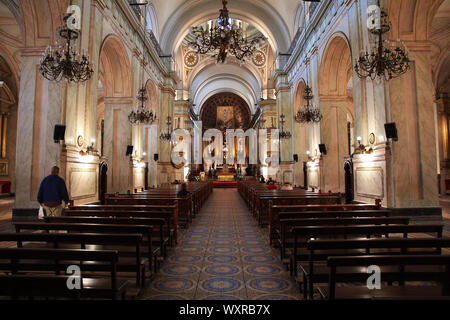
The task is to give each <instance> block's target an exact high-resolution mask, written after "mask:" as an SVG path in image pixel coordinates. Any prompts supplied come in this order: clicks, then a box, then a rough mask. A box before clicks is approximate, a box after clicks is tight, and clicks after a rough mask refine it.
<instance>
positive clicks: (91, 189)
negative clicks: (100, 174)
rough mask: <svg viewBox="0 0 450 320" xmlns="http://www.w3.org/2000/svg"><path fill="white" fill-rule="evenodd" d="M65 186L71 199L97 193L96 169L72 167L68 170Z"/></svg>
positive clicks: (89, 196)
mask: <svg viewBox="0 0 450 320" xmlns="http://www.w3.org/2000/svg"><path fill="white" fill-rule="evenodd" d="M67 180H68V181H67V187H68V189H69V195H70V199H71V200H81V199H86V198H92V197H95V196H96V194H97V189H98V187H97V170H96V169H95V168H88V169H81V168H72V169H70V171H69V175H68V179H67Z"/></svg>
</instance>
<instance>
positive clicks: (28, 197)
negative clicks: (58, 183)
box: [15, 49, 64, 208]
mask: <svg viewBox="0 0 450 320" xmlns="http://www.w3.org/2000/svg"><path fill="white" fill-rule="evenodd" d="M41 54H42V52H40V51H39V50H30V49H27V50H25V51H24V52H23V54H22V62H21V81H20V92H19V106H18V121H17V148H16V202H15V206H16V207H17V208H27V207H36V206H37V205H38V203H37V201H36V197H37V192H38V188H39V185H40V182H41V180H42V179H43V178H44V177H45V176H47V175H48V174H50V171H51V168H52V166H54V165H59V160H60V159H59V157H60V152H61V147H60V145H59V144H56V143H54V141H53V129H54V126H55V125H56V124H58V123H61V106H62V96H63V90H62V87H63V86H64V84H55V83H52V82H49V81H47V80H45V79H44V78H43V77H42V76H41V75H40V74H39V61H40V58H41Z"/></svg>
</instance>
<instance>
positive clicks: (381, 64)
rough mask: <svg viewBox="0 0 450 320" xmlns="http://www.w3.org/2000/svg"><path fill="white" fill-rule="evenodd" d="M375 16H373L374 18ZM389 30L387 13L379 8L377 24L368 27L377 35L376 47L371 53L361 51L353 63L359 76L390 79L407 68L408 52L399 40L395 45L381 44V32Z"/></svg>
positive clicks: (389, 24) (408, 61)
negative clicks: (389, 46)
mask: <svg viewBox="0 0 450 320" xmlns="http://www.w3.org/2000/svg"><path fill="white" fill-rule="evenodd" d="M378 4H379V3H378ZM378 7H379V6H378ZM377 18H378V17H375V19H377ZM374 23H375V24H376V20H374ZM389 30H391V23H390V22H389V19H388V15H387V13H386V12H385V11H383V10H381V11H380V13H379V25H378V26H376V27H375V28H371V29H369V31H370V32H371V33H372V34H375V35H377V36H378V44H377V49H376V50H374V51H373V52H372V53H369V52H367V51H366V52H363V53H362V54H361V55H360V57H359V59H358V60H357V62H356V65H355V71H356V73H357V74H358V76H359V77H360V78H367V77H370V78H371V79H372V80H374V79H375V78H376V77H379V78H382V77H384V79H385V80H390V79H392V78H395V77H398V76H400V75H402V74H404V73H405V72H406V71H408V70H409V63H410V60H409V58H408V53H407V52H406V49H405V47H404V45H401V44H400V40H398V41H397V46H396V47H391V48H388V47H384V46H383V34H385V33H387V32H389Z"/></svg>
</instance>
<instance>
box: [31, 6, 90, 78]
mask: <svg viewBox="0 0 450 320" xmlns="http://www.w3.org/2000/svg"><path fill="white" fill-rule="evenodd" d="M70 17H71V16H70V15H68V16H65V17H64V19H63V21H64V24H63V26H61V27H59V28H58V30H57V34H58V35H59V37H61V38H62V39H65V42H66V43H65V44H60V45H59V46H58V47H57V48H52V47H51V46H47V48H46V49H45V52H44V54H43V57H42V59H41V62H40V67H39V72H40V73H41V75H42V76H43V77H44V78H45V79H47V80H49V81H56V82H60V81H61V80H63V79H64V80H66V81H67V82H69V83H70V82H75V83H80V82H85V81H87V80H89V79H90V78H91V76H92V74H93V73H94V71H93V69H92V66H91V64H90V63H89V54H85V53H84V52H83V53H82V54H81V55H80V54H79V53H78V52H76V49H75V48H74V45H73V43H72V42H75V41H76V40H77V39H78V38H79V36H80V33H79V32H78V31H76V30H74V29H71V28H69V27H68V25H67V21H68V19H69V18H70ZM56 45H58V42H57V43H56Z"/></svg>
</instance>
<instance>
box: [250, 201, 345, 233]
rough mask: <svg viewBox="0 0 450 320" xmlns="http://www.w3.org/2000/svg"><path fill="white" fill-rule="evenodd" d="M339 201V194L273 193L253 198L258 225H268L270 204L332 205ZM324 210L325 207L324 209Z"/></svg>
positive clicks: (337, 203) (269, 221)
mask: <svg viewBox="0 0 450 320" xmlns="http://www.w3.org/2000/svg"><path fill="white" fill-rule="evenodd" d="M340 201H341V197H340V196H335V195H327V194H319V195H303V196H301V195H295V194H294V195H273V196H265V195H262V196H258V197H257V198H256V200H255V204H256V207H255V215H256V217H257V220H258V223H259V225H261V226H262V225H265V224H268V225H270V223H271V216H270V206H271V205H272V206H274V205H280V206H281V205H301V206H305V205H316V206H323V205H328V206H330V205H332V206H338V205H339V203H340ZM324 210H325V209H324Z"/></svg>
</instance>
